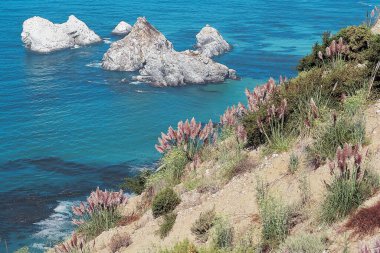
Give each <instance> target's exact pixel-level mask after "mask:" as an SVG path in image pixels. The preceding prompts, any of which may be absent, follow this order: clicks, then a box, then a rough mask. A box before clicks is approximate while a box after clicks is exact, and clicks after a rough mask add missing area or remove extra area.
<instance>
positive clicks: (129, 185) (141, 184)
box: [120, 170, 153, 195]
mask: <svg viewBox="0 0 380 253" xmlns="http://www.w3.org/2000/svg"><path fill="white" fill-rule="evenodd" d="M152 173H153V172H152V171H151V170H142V171H140V172H139V173H138V174H137V175H136V176H134V177H126V178H125V179H124V183H122V184H121V185H120V188H121V189H123V190H129V191H131V192H134V193H136V194H137V195H140V194H141V193H142V192H143V191H144V190H145V187H146V182H147V180H148V178H149V177H150V176H151V175H152Z"/></svg>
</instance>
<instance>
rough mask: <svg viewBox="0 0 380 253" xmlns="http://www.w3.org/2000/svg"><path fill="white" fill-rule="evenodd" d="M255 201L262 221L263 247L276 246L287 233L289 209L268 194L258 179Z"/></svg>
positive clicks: (271, 247) (272, 247)
mask: <svg viewBox="0 0 380 253" xmlns="http://www.w3.org/2000/svg"><path fill="white" fill-rule="evenodd" d="M256 191H257V202H258V205H259V213H260V218H261V223H262V230H261V237H262V244H263V246H264V247H265V248H270V249H274V248H276V247H277V246H278V245H279V244H280V243H281V242H282V241H283V240H285V238H286V237H287V235H288V234H289V227H290V222H289V221H290V214H291V211H290V209H289V208H288V207H287V206H285V205H284V204H283V203H281V202H280V201H279V200H277V199H275V198H273V197H271V196H269V194H268V192H267V189H266V185H265V184H264V183H263V182H261V181H260V180H258V182H257V188H256Z"/></svg>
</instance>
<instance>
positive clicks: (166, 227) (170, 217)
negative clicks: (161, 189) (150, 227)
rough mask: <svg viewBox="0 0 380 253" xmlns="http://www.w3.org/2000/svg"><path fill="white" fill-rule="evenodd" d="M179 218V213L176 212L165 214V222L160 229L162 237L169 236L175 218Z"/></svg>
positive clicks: (159, 232)
mask: <svg viewBox="0 0 380 253" xmlns="http://www.w3.org/2000/svg"><path fill="white" fill-rule="evenodd" d="M176 218H177V215H176V214H174V213H169V214H166V215H165V216H164V220H163V222H162V223H161V224H160V229H159V230H158V234H159V235H160V237H161V239H163V238H165V237H166V236H168V234H169V233H170V231H171V230H172V228H173V226H174V224H175V220H176Z"/></svg>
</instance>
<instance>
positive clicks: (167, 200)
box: [152, 188, 181, 218]
mask: <svg viewBox="0 0 380 253" xmlns="http://www.w3.org/2000/svg"><path fill="white" fill-rule="evenodd" d="M180 202H181V199H180V198H179V196H178V195H177V193H175V191H174V190H173V189H172V188H166V189H163V190H161V191H160V192H159V193H158V194H157V195H156V196H155V197H154V199H153V203H152V212H153V216H154V217H155V218H157V217H159V216H161V215H164V214H167V213H170V212H171V211H173V210H174V209H175V208H176V206H177V205H179V203H180Z"/></svg>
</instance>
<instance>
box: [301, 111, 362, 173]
mask: <svg viewBox="0 0 380 253" xmlns="http://www.w3.org/2000/svg"><path fill="white" fill-rule="evenodd" d="M331 118H332V119H331V121H330V122H329V123H328V124H327V125H324V126H322V127H321V129H320V130H319V131H318V132H317V134H316V135H315V142H314V144H313V145H311V146H310V147H309V148H308V156H309V160H310V162H311V163H312V164H313V165H314V166H315V167H316V168H318V167H319V166H320V165H322V164H323V163H325V161H326V160H327V159H330V160H332V159H333V158H334V156H335V152H336V150H337V148H338V147H341V146H343V144H345V143H354V144H363V143H364V142H365V123H364V119H363V117H362V116H356V117H352V116H351V117H346V116H340V117H339V116H337V115H336V114H333V115H332V117H331Z"/></svg>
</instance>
